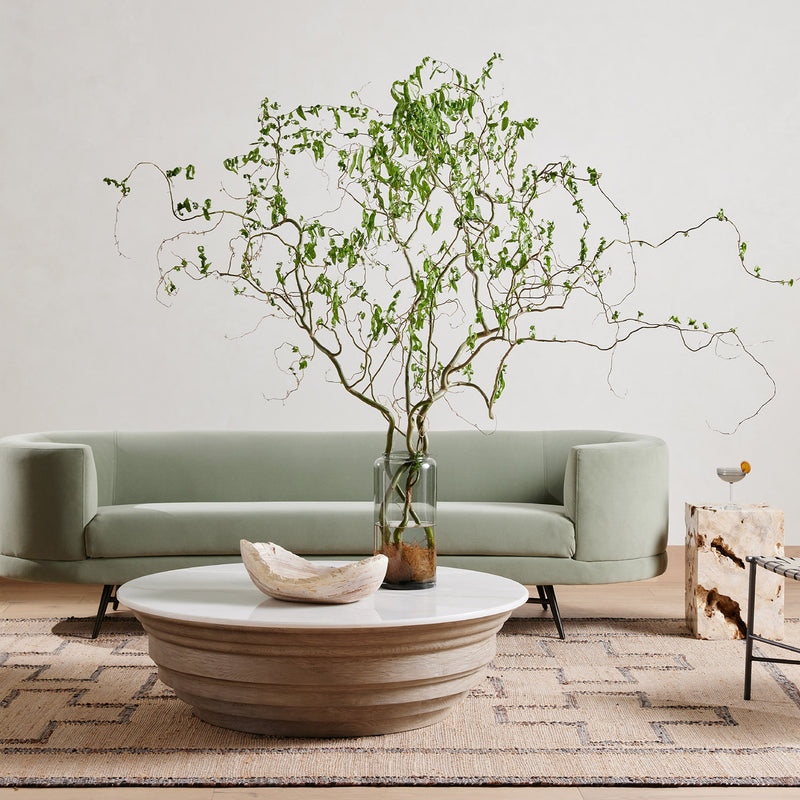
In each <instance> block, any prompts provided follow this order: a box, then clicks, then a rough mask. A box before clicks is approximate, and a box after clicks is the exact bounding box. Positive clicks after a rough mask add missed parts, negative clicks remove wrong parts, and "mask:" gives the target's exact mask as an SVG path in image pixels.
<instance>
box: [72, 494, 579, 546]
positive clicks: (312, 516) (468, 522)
mask: <svg viewBox="0 0 800 800" xmlns="http://www.w3.org/2000/svg"><path fill="white" fill-rule="evenodd" d="M437 514H438V517H437V526H436V527H437V532H436V537H437V548H438V551H439V552H440V553H442V554H448V555H506V556H507V555H519V556H552V557H558V558H570V557H571V556H572V555H573V553H574V552H575V533H574V529H573V526H572V522H571V521H570V520H569V518H568V517H567V516H566V514H565V513H564V508H563V506H556V505H541V504H536V503H460V502H459V503H455V502H450V503H439V506H438V509H437ZM85 539H86V554H87V555H88V556H89V557H90V558H125V557H136V556H168V555H230V554H235V553H238V552H239V540H240V539H249V540H250V541H256V542H266V541H271V542H275V543H276V544H279V545H281V546H282V547H285V548H287V549H289V550H292V551H293V552H295V553H299V554H303V555H316V556H326V555H331V556H336V555H350V556H352V555H359V554H368V553H371V552H372V543H373V504H372V503H371V502H354V501H347V502H211V503H137V504H133V505H118V506H101V507H100V508H99V509H98V512H97V514H96V515H95V517H94V518H93V519H92V520H91V521H90V522H89V524H88V525H87V526H86V530H85Z"/></svg>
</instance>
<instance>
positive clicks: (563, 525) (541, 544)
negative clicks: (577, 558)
mask: <svg viewBox="0 0 800 800" xmlns="http://www.w3.org/2000/svg"><path fill="white" fill-rule="evenodd" d="M436 528H437V530H436V547H437V550H438V552H440V553H442V554H443V555H454V556H457V555H475V556H539V557H548V556H549V557H552V558H572V556H573V555H574V554H575V528H574V526H573V524H572V521H571V520H570V519H569V517H568V516H567V515H566V513H565V511H564V506H558V505H550V504H546V503H439V504H438V505H437V507H436ZM477 569H480V567H477Z"/></svg>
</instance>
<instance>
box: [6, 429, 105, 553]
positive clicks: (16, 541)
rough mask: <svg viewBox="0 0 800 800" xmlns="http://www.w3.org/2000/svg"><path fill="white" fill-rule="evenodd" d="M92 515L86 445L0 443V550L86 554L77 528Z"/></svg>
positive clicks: (93, 481)
mask: <svg viewBox="0 0 800 800" xmlns="http://www.w3.org/2000/svg"><path fill="white" fill-rule="evenodd" d="M96 513H97V471H96V469H95V463H94V458H93V456H92V450H91V448H90V447H89V446H87V445H79V444H57V443H55V442H48V441H30V440H26V439H25V438H24V437H14V438H9V439H4V440H3V441H2V442H0V553H2V554H3V555H6V556H16V557H18V558H32V559H43V560H48V561H59V560H68V561H76V560H80V559H83V558H86V547H85V545H84V537H83V529H84V528H85V527H86V524H87V523H88V522H89V520H90V519H91V518H92V517H93V516H94V515H95V514H96Z"/></svg>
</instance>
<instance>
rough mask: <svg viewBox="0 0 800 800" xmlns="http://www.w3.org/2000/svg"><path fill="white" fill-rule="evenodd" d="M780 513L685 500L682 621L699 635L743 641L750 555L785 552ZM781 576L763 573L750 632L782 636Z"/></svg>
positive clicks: (763, 506) (765, 507) (763, 507)
mask: <svg viewBox="0 0 800 800" xmlns="http://www.w3.org/2000/svg"><path fill="white" fill-rule="evenodd" d="M783 522H784V520H783V511H780V510H778V509H776V508H772V507H770V506H768V505H766V504H763V503H762V504H755V505H740V506H730V505H701V506H695V505H691V504H689V503H687V504H686V622H687V624H688V626H689V630H690V632H691V633H692V635H694V636H696V637H697V638H699V639H743V638H744V637H745V633H746V624H745V620H746V619H747V590H748V565H747V560H746V558H747V556H749V555H765V556H774V555H783V543H784V529H783ZM783 584H784V581H783V578H782V577H781V576H779V575H775V574H774V573H771V572H766V571H761V572H760V573H759V575H758V582H757V588H756V601H755V602H756V616H755V621H754V625H753V627H754V631H755V633H756V634H757V635H759V636H763V637H765V638H768V639H779V640H780V639H783Z"/></svg>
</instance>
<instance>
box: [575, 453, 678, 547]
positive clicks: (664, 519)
mask: <svg viewBox="0 0 800 800" xmlns="http://www.w3.org/2000/svg"><path fill="white" fill-rule="evenodd" d="M564 505H565V508H566V513H567V516H569V518H570V519H571V520H572V522H573V524H574V525H575V558H576V559H577V560H578V561H617V560H625V559H632V558H644V557H646V556H653V555H657V554H659V553H663V552H664V551H665V550H666V546H667V533H668V527H669V466H668V453H667V445H666V444H665V443H664V442H663V441H661V440H660V439H656V438H645V437H641V438H635V439H630V440H621V441H620V440H618V441H613V442H607V443H602V444H589V445H578V446H576V447H573V448H572V450H571V452H570V454H569V457H568V459H567V467H566V472H565V475H564Z"/></svg>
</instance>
